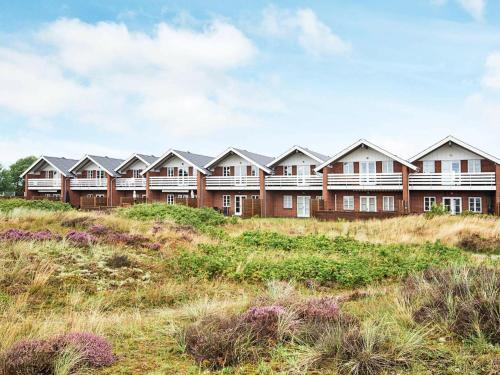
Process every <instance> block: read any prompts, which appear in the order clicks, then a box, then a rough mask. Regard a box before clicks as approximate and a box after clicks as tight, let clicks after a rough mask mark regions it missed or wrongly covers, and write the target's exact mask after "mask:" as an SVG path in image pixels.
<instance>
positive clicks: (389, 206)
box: [382, 196, 394, 211]
mask: <svg viewBox="0 0 500 375" xmlns="http://www.w3.org/2000/svg"><path fill="white" fill-rule="evenodd" d="M382 210H384V211H394V197H393V196H384V197H383V201H382Z"/></svg>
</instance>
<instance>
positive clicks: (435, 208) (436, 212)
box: [425, 203, 450, 219]
mask: <svg viewBox="0 0 500 375" xmlns="http://www.w3.org/2000/svg"><path fill="white" fill-rule="evenodd" d="M449 214H450V212H449V211H448V210H447V209H446V207H445V206H444V205H442V204H435V203H434V204H432V207H431V210H430V211H427V212H426V213H425V217H426V218H428V219H432V218H433V217H435V216H443V215H449Z"/></svg>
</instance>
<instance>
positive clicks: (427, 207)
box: [424, 197, 436, 212]
mask: <svg viewBox="0 0 500 375" xmlns="http://www.w3.org/2000/svg"><path fill="white" fill-rule="evenodd" d="M435 204H436V197H424V212H428V211H431V210H432V206H433V205H435Z"/></svg>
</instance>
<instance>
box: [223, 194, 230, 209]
mask: <svg viewBox="0 0 500 375" xmlns="http://www.w3.org/2000/svg"><path fill="white" fill-rule="evenodd" d="M222 207H231V196H230V195H223V196H222Z"/></svg>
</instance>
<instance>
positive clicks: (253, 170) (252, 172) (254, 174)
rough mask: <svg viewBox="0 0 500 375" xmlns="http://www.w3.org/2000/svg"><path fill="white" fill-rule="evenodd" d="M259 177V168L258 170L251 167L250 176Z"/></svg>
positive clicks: (253, 166)
mask: <svg viewBox="0 0 500 375" xmlns="http://www.w3.org/2000/svg"><path fill="white" fill-rule="evenodd" d="M258 175H259V168H257V167H256V166H255V165H252V166H251V167H250V176H258Z"/></svg>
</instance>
